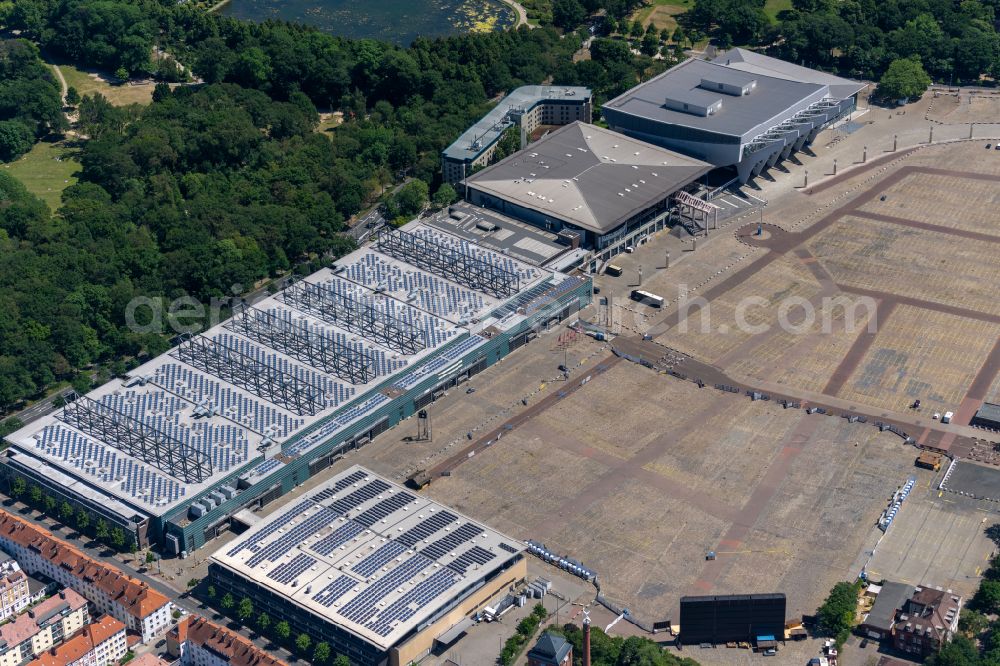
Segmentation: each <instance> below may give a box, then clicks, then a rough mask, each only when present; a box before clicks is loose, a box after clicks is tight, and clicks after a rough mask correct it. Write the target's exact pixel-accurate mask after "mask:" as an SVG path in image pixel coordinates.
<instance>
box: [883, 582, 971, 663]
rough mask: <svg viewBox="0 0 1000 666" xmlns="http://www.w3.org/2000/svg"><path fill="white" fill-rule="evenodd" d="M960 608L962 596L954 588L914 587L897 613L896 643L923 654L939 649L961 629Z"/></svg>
mask: <svg viewBox="0 0 1000 666" xmlns="http://www.w3.org/2000/svg"><path fill="white" fill-rule="evenodd" d="M961 610H962V597H960V596H959V595H957V594H954V593H952V591H951V590H942V589H941V588H933V587H917V588H914V590H913V593H912V594H911V595H910V597H909V598H908V599H907V600H906V601H905V602H904V603H903V604H902V606H901V607H900V609H899V613H898V614H897V616H896V623H895V626H894V627H893V641H892V642H893V645H894V646H895V648H896V649H897V650H900V651H902V652H907V653H910V654H916V655H919V656H920V657H921V658H925V657H928V656H930V655H932V654H934V653H936V652H937V651H938V650H940V649H941V647H942V646H943V645H944V644H945V643H947V642H948V641H950V640H951V639H952V637H953V636H954V635H955V633H956V632H957V631H958V615H959V613H960V612H961Z"/></svg>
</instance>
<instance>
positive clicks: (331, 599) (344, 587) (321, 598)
mask: <svg viewBox="0 0 1000 666" xmlns="http://www.w3.org/2000/svg"><path fill="white" fill-rule="evenodd" d="M357 582H358V581H356V580H354V579H353V578H351V577H350V576H341V577H340V578H338V579H336V580H335V581H333V582H332V583H330V584H329V585H327V586H326V587H324V588H323V589H322V590H320V591H319V592H318V593H317V594H316V595H315V596H313V599H315V600H316V601H317V602H318V603H319V604H321V605H322V606H323V607H324V608H329V607H330V606H332V605H333V604H334V603H335V602H336V601H337V599H339V598H341V597H342V596H344V595H345V594H347V593H348V592H350V590H351V588H352V587H354V586H355V585H356V584H357Z"/></svg>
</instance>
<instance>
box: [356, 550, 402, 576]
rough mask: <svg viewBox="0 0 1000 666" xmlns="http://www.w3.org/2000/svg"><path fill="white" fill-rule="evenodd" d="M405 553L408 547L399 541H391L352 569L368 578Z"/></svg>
mask: <svg viewBox="0 0 1000 666" xmlns="http://www.w3.org/2000/svg"><path fill="white" fill-rule="evenodd" d="M405 552H406V546H404V545H403V544H401V543H399V542H398V541H389V542H387V543H386V544H385V545H384V546H382V547H381V548H379V549H378V550H376V551H375V552H374V553H372V554H371V555H369V556H368V557H366V558H365V559H363V560H361V561H360V562H358V563H357V564H355V565H354V567H352V568H351V571H353V572H354V573H356V574H358V575H359V576H364V577H365V578H368V577H369V576H371V575H372V574H373V573H375V572H376V571H378V570H379V569H381V568H382V567H383V566H385V565H386V564H387V563H388V562H389V561H390V560H392V558H394V557H396V556H397V555H402V554H403V553H405Z"/></svg>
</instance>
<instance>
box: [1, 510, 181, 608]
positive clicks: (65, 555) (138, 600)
mask: <svg viewBox="0 0 1000 666" xmlns="http://www.w3.org/2000/svg"><path fill="white" fill-rule="evenodd" d="M0 537H3V538H7V539H10V540H11V541H13V542H14V543H17V544H20V545H21V546H24V547H25V548H30V549H31V550H34V551H35V552H36V553H38V554H39V555H41V556H42V557H44V558H45V559H47V560H48V561H49V562H52V563H53V564H55V565H56V566H58V567H61V568H63V569H65V570H67V571H68V572H69V573H70V574H72V575H73V576H75V577H76V578H80V579H83V580H86V581H88V582H90V583H93V584H94V586H95V587H97V588H98V589H100V590H102V591H104V593H105V594H107V595H108V596H109V597H111V599H113V600H114V601H115V602H117V603H119V604H121V605H122V606H123V607H124V608H125V611H126V612H127V613H128V614H129V615H132V616H134V617H137V618H139V619H140V620H141V619H143V618H145V617H146V616H148V615H150V614H151V613H153V612H155V611H156V610H158V609H160V608H162V607H163V606H164V605H166V604H167V603H169V599H167V597H166V596H164V595H163V594H161V593H160V592H157V591H156V590H154V589H153V588H151V587H150V586H149V585H147V584H146V583H143V582H142V581H140V580H137V579H135V578H132V577H130V576H127V575H126V574H125V573H124V572H123V571H122V570H121V569H118V568H117V567H113V566H111V565H110V564H106V563H104V562H99V561H97V560H95V559H93V558H91V557H88V556H87V555H86V554H84V553H83V551H81V550H79V549H77V548H76V547H74V546H71V545H70V544H68V543H66V542H65V541H63V540H61V539H58V538H56V537H55V536H53V535H52V533H51V532H49V531H48V530H45V529H43V528H41V527H38V526H37V525H35V524H33V523H29V522H28V521H26V520H24V519H23V518H19V517H17V516H14V515H12V514H10V513H7V512H6V511H3V510H0Z"/></svg>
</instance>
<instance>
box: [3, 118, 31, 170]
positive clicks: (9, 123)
mask: <svg viewBox="0 0 1000 666" xmlns="http://www.w3.org/2000/svg"><path fill="white" fill-rule="evenodd" d="M34 144H35V134H34V132H32V131H31V129H30V128H29V127H28V126H27V125H25V124H24V123H22V122H20V121H18V120H0V161H3V162H11V161H13V160H16V159H17V158H18V157H20V156H21V155H24V154H25V153H26V152H28V151H29V150H31V147H32V146H33V145H34Z"/></svg>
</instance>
